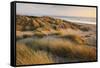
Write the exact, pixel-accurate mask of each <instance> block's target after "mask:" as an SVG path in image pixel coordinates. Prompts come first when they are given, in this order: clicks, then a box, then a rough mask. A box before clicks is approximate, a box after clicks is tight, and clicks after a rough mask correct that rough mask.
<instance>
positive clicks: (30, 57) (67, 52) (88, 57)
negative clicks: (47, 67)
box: [16, 35, 96, 65]
mask: <svg viewBox="0 0 100 68" xmlns="http://www.w3.org/2000/svg"><path fill="white" fill-rule="evenodd" d="M68 36H69V35H68ZM71 36H72V35H71ZM70 38H72V39H76V38H79V39H78V40H76V42H77V41H79V42H80V37H78V36H75V37H74V36H72V37H70ZM69 40H70V39H63V38H49V37H48V38H37V39H33V42H29V43H26V44H25V43H23V44H22V43H20V44H17V45H16V48H17V49H16V50H17V51H16V52H17V58H16V59H17V61H16V63H17V65H27V64H48V63H56V62H57V63H60V62H62V61H56V60H54V59H58V58H56V57H54V56H57V57H61V58H63V60H64V61H66V62H70V61H69V60H70V59H71V60H73V59H74V60H77V61H95V60H96V47H93V46H88V45H85V44H82V43H75V41H74V42H73V41H69ZM68 59H69V60H68Z"/></svg>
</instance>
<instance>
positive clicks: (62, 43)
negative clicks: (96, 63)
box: [31, 39, 96, 60]
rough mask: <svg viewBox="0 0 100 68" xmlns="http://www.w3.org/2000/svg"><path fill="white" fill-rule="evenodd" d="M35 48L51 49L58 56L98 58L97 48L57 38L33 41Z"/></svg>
mask: <svg viewBox="0 0 100 68" xmlns="http://www.w3.org/2000/svg"><path fill="white" fill-rule="evenodd" d="M31 47H32V48H33V49H41V50H46V51H49V52H51V53H53V54H56V55H58V56H66V57H68V56H69V57H73V58H82V59H85V60H86V59H87V60H95V59H96V48H95V47H90V46H87V45H81V44H80V45H79V44H74V43H73V42H70V41H66V40H62V39H55V40H52V39H51V40H45V39H40V40H39V39H38V40H34V41H33V45H32V46H31Z"/></svg>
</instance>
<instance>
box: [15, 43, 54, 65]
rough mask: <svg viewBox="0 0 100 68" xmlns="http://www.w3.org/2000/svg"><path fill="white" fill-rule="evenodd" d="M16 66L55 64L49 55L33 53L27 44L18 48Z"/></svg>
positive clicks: (18, 45)
mask: <svg viewBox="0 0 100 68" xmlns="http://www.w3.org/2000/svg"><path fill="white" fill-rule="evenodd" d="M16 52H17V55H16V65H30V64H46V63H54V62H53V59H52V58H51V56H50V55H49V54H47V53H46V52H44V51H33V50H32V49H30V48H29V47H27V46H26V45H25V44H17V46H16Z"/></svg>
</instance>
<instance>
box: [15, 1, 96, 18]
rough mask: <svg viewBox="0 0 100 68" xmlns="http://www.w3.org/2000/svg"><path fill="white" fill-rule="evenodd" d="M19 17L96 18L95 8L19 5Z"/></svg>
mask: <svg viewBox="0 0 100 68" xmlns="http://www.w3.org/2000/svg"><path fill="white" fill-rule="evenodd" d="M16 12H17V14H18V15H31V16H73V17H93V18H95V17H96V8H95V7H80V6H79V7H77V6H61V5H45V4H27V3H17V4H16Z"/></svg>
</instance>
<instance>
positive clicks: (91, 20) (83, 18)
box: [54, 16, 96, 24]
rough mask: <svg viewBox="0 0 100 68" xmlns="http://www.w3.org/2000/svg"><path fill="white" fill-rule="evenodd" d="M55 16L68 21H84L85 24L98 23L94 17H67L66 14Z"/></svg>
mask: <svg viewBox="0 0 100 68" xmlns="http://www.w3.org/2000/svg"><path fill="white" fill-rule="evenodd" d="M54 18H60V19H63V20H66V21H71V22H75V23H84V24H96V18H92V17H66V16H54Z"/></svg>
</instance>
